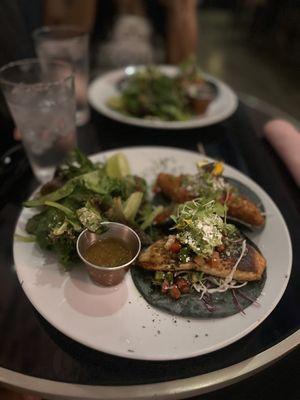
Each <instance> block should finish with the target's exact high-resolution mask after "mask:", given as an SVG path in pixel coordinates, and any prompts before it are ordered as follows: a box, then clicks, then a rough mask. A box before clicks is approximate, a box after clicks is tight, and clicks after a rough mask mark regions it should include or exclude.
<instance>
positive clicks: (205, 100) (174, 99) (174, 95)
mask: <svg viewBox="0 0 300 400" xmlns="http://www.w3.org/2000/svg"><path fill="white" fill-rule="evenodd" d="M122 86H123V88H122V89H121V93H120V95H119V96H116V97H112V98H110V99H109V100H108V102H107V105H108V107H110V108H111V109H114V110H116V111H118V112H120V113H122V114H124V115H128V116H133V117H137V118H144V119H159V120H163V121H186V120H188V119H190V118H192V117H193V116H195V115H199V114H201V113H203V112H205V110H206V107H207V106H208V104H209V102H210V101H211V100H212V99H213V93H212V92H211V90H210V89H211V88H210V87H209V86H208V85H207V83H206V82H205V81H204V79H203V78H202V74H201V72H200V70H199V68H198V66H197V64H196V62H195V60H188V61H187V62H185V63H184V64H182V65H181V66H180V67H179V71H178V73H177V74H176V75H175V76H169V75H167V74H165V73H164V72H163V71H162V70H161V69H160V68H159V67H157V66H154V65H149V66H146V67H145V68H142V69H139V70H138V71H137V72H136V73H134V74H133V75H132V76H130V77H128V78H126V80H125V81H124V82H123V85H122ZM199 95H200V96H199Z"/></svg>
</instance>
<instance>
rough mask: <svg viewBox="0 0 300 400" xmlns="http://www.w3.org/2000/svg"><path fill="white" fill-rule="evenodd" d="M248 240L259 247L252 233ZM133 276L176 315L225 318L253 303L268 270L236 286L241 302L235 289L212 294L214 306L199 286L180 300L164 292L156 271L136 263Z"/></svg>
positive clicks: (144, 292)
mask: <svg viewBox="0 0 300 400" xmlns="http://www.w3.org/2000/svg"><path fill="white" fill-rule="evenodd" d="M246 240H247V242H248V243H249V244H250V245H251V246H253V247H254V248H255V249H256V250H257V251H259V249H258V247H257V246H256V245H255V243H253V242H252V241H251V240H250V239H249V238H248V237H246ZM131 276H132V279H133V282H134V284H135V286H136V287H137V289H138V291H139V292H140V293H141V294H142V296H143V297H144V299H145V300H146V301H147V302H148V303H149V304H150V305H151V306H153V307H156V308H159V309H161V310H164V311H166V312H168V313H170V314H172V315H180V316H181V317H191V318H224V317H229V316H230V315H234V314H237V313H239V312H241V310H244V309H245V308H247V307H249V306H250V305H251V304H252V303H253V302H254V301H256V300H257V298H258V297H259V296H260V295H261V293H262V291H263V288H264V285H265V282H266V278H267V273H266V271H265V272H264V274H263V276H262V279H261V280H259V281H253V282H248V283H247V285H245V286H243V287H241V288H239V289H235V295H236V299H237V301H238V305H237V304H236V300H235V299H234V295H233V293H232V290H227V291H226V292H224V293H213V294H211V295H210V296H211V297H210V301H209V306H212V308H210V307H209V306H207V305H205V303H204V301H203V300H200V293H198V292H196V291H195V290H191V291H190V293H187V294H182V295H181V297H180V298H179V299H178V300H174V299H173V298H172V297H170V296H168V295H166V294H164V293H162V292H161V290H160V287H157V286H155V285H153V284H152V279H153V276H154V272H153V271H147V270H145V269H143V268H140V267H137V266H135V267H133V268H132V269H131ZM243 295H244V296H245V297H246V298H245V297H243ZM250 299H251V300H250Z"/></svg>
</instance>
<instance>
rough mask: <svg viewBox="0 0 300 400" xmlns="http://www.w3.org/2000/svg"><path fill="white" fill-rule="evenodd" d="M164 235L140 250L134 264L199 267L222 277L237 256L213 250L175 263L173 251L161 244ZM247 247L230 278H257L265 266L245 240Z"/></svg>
mask: <svg viewBox="0 0 300 400" xmlns="http://www.w3.org/2000/svg"><path fill="white" fill-rule="evenodd" d="M165 243H166V239H160V240H158V241H157V242H155V243H153V244H152V245H151V246H149V247H148V248H147V249H145V250H143V251H142V252H141V254H140V256H139V258H138V265H139V266H140V267H142V268H144V269H147V270H151V271H202V272H205V273H206V274H209V275H213V276H217V277H220V278H225V277H226V276H227V275H228V274H229V273H230V271H231V269H232V268H233V266H234V265H235V263H236V261H237V258H238V256H237V257H224V256H223V257H222V254H221V256H219V253H218V256H217V253H214V255H213V257H212V258H211V259H208V260H204V259H202V258H201V257H197V256H196V257H195V258H194V260H192V262H188V263H184V264H182V263H179V262H178V261H177V259H176V255H175V254H172V253H171V252H170V251H168V250H167V249H166V248H165ZM246 246H247V251H246V253H245V255H244V257H243V258H242V259H241V261H240V263H239V265H238V267H237V269H236V271H235V272H234V274H233V279H236V280H237V281H240V282H244V281H257V280H260V279H261V277H262V274H263V272H264V270H265V268H266V260H265V258H264V257H263V256H262V255H261V254H260V253H259V252H258V251H257V250H256V249H255V248H254V247H252V246H251V245H250V244H248V243H247V245H246Z"/></svg>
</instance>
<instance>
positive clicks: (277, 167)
mask: <svg viewBox="0 0 300 400" xmlns="http://www.w3.org/2000/svg"><path fill="white" fill-rule="evenodd" d="M254 128H255V127H254V126H253V125H252V124H250V122H249V120H248V118H247V115H246V109H245V107H244V106H243V105H242V104H240V105H239V108H238V110H237V111H236V113H235V114H234V115H233V116H232V117H231V118H229V119H228V120H226V121H224V122H223V123H220V124H216V125H213V126H210V127H207V128H201V129H194V130H187V131H162V130H150V129H143V128H138V127H133V126H128V125H123V124H119V123H116V122H113V121H110V120H108V119H106V118H104V117H101V116H99V115H97V114H96V113H95V114H93V117H92V122H91V123H90V124H88V125H87V126H85V127H84V128H80V129H79V132H78V142H79V147H80V148H81V149H82V150H84V151H86V152H87V153H95V152H98V151H102V150H106V149H111V148H119V147H127V146H133V145H134V146H136V145H164V146H174V147H181V148H186V149H191V150H195V151H196V150H197V143H199V142H201V143H202V145H203V146H204V149H205V152H206V154H207V155H208V156H211V157H216V158H218V159H222V160H224V161H225V162H226V163H228V164H230V165H232V166H234V167H236V168H237V169H239V170H240V171H242V172H243V173H245V174H247V175H249V176H250V177H251V178H252V179H254V180H255V181H256V182H257V183H258V184H260V185H261V186H262V187H263V188H264V189H265V190H266V192H267V193H268V194H269V195H270V196H271V197H272V199H273V200H274V201H275V203H276V204H277V206H278V207H279V209H280V210H281V212H282V214H283V216H284V218H285V221H286V223H287V226H288V228H289V231H290V235H291V239H292V244H293V269H292V274H291V278H290V282H289V284H288V287H287V290H286V292H285V294H284V296H283V298H282V300H281V301H280V303H279V304H278V306H277V307H276V309H275V310H274V311H273V312H272V313H271V315H270V316H269V317H268V318H267V319H266V320H265V321H264V322H263V323H262V324H261V325H260V326H258V327H257V328H256V329H255V330H254V331H253V332H251V333H250V334H248V335H247V336H246V337H244V338H242V339H241V340H239V341H237V342H235V343H233V344H232V345H230V346H228V347H226V348H224V349H221V350H219V351H216V352H214V353H211V354H207V355H204V356H200V357H196V358H193V359H186V360H179V361H166V362H151V361H138V360H131V359H125V358H120V357H115V356H111V355H109V354H104V353H101V352H97V351H94V350H91V349H89V348H87V347H85V346H83V345H81V344H79V343H76V342H75V341H73V340H71V339H69V338H67V337H65V336H64V335H63V334H61V333H60V332H59V331H57V330H56V329H55V328H54V327H52V326H51V325H50V324H49V323H48V322H47V321H45V320H44V319H43V318H42V317H41V316H40V315H39V314H38V312H36V311H35V309H34V308H33V306H32V305H31V304H30V302H29V300H28V299H27V297H26V296H25V294H24V292H23V290H22V288H21V286H20V285H19V283H18V280H17V276H16V273H15V271H14V267H13V255H12V241H13V232H14V226H15V223H16V220H17V217H18V214H19V213H20V210H21V202H22V201H23V200H24V199H26V198H27V197H28V195H29V194H30V192H31V191H32V190H33V189H34V188H35V187H36V186H37V182H36V181H35V179H34V178H33V175H32V173H31V171H30V168H29V165H28V163H27V162H26V159H25V158H24V153H23V151H22V150H19V151H16V152H14V154H15V156H14V157H16V166H14V169H13V171H9V172H8V174H6V175H5V174H4V173H2V175H1V169H0V179H1V180H2V182H1V186H2V189H0V207H1V209H0V254H1V259H0V367H3V368H6V369H9V370H13V371H17V372H21V373H23V374H26V375H30V376H35V377H39V378H45V379H50V380H54V381H61V382H72V383H78V384H90V385H135V384H143V383H153V382H162V381H170V380H174V379H179V378H187V377H192V376H196V375H201V374H204V373H207V372H211V371H215V370H218V369H221V368H224V367H227V366H230V365H234V364H236V363H238V362H240V361H243V360H245V359H248V358H249V357H252V356H255V355H256V354H258V353H260V352H262V351H263V350H265V349H268V348H270V347H272V346H273V345H274V344H276V343H278V342H280V341H282V340H283V339H284V338H286V337H288V336H289V335H291V334H292V333H293V332H295V331H296V330H298V329H299V327H300V312H299V310H300V296H299V293H300V273H299V268H300V248H299V238H300V212H299V192H298V189H297V187H296V185H295V184H294V182H293V181H292V179H291V177H290V176H289V174H288V172H287V170H286V169H285V167H284V166H283V164H282V163H281V161H280V160H279V159H278V157H277V156H276V155H275V154H274V152H273V151H272V149H271V148H270V146H269V145H268V144H267V143H266V142H265V141H264V140H263V139H261V138H260V137H259V136H258V135H257V131H256V130H255V129H254ZM257 129H259V127H257ZM2 172H3V171H2ZM297 244H298V246H297ZM297 360H298V361H299V357H298V358H297Z"/></svg>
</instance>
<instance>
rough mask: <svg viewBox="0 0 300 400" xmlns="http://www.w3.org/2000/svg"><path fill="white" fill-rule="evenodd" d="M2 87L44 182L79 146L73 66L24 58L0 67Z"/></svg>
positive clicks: (29, 154)
mask: <svg viewBox="0 0 300 400" xmlns="http://www.w3.org/2000/svg"><path fill="white" fill-rule="evenodd" d="M0 86H1V88H2V90H3V93H4V95H5V99H6V102H7V104H8V107H9V109H10V111H11V114H12V116H13V118H14V121H15V124H16V126H17V127H18V129H19V131H20V133H21V136H22V141H23V144H24V147H25V150H26V153H27V156H28V158H29V161H30V164H31V166H32V169H33V172H34V174H35V175H36V177H37V178H38V180H39V181H41V182H46V181H48V180H49V179H51V178H52V175H53V172H54V170H55V167H56V166H57V165H58V164H60V163H61V162H62V161H63V159H64V158H65V157H66V155H67V154H68V152H69V151H70V150H71V149H73V148H74V147H75V145H76V126H75V93H74V74H73V68H72V67H71V66H70V65H68V64H66V63H61V62H49V63H48V62H39V61H38V60H37V59H25V60H20V61H16V62H12V63H9V64H7V65H5V66H4V67H2V68H1V69H0Z"/></svg>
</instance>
